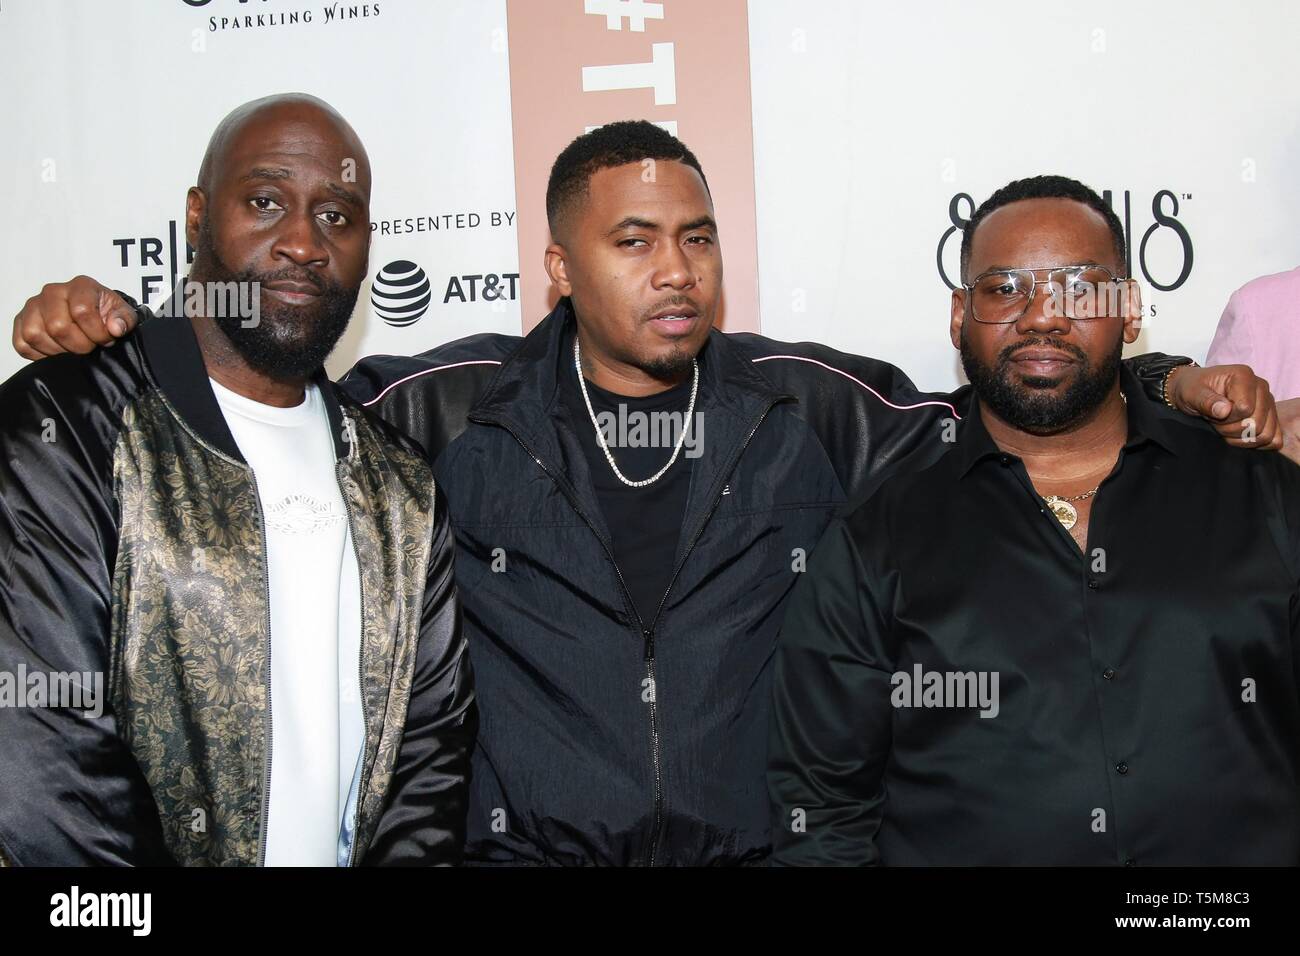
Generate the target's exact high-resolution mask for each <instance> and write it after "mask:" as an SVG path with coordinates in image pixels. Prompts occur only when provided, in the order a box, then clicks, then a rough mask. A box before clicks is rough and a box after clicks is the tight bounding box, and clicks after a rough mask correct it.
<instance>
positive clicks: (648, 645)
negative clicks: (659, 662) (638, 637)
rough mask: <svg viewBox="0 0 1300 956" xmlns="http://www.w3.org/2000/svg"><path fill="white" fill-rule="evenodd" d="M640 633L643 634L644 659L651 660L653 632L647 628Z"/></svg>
mask: <svg viewBox="0 0 1300 956" xmlns="http://www.w3.org/2000/svg"><path fill="white" fill-rule="evenodd" d="M641 633H642V634H643V635H645V659H646V660H648V661H652V660H654V659H655V632H654V631H652V630H650V629H649V628H647V629H646V630H643V631H642V632H641Z"/></svg>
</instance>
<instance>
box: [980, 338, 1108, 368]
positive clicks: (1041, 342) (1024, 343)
mask: <svg viewBox="0 0 1300 956" xmlns="http://www.w3.org/2000/svg"><path fill="white" fill-rule="evenodd" d="M1028 348H1040V349H1054V350H1056V351H1057V352H1064V353H1066V354H1067V355H1069V356H1070V357H1071V358H1074V359H1076V360H1077V361H1079V362H1082V363H1085V364H1086V363H1087V362H1088V353H1087V352H1085V351H1084V350H1083V349H1081V348H1079V346H1077V345H1075V344H1074V343H1073V342H1062V341H1060V340H1059V339H1057V340H1053V339H1033V338H1030V339H1021V340H1020V341H1019V342H1016V343H1014V344H1012V345H1008V346H1007V347H1006V348H1004V349H1003V350H1002V351H1001V352H999V353H998V364H999V365H1006V364H1008V363H1010V362H1011V357H1012V356H1013V355H1015V354H1016V353H1017V352H1019V351H1021V350H1023V349H1028Z"/></svg>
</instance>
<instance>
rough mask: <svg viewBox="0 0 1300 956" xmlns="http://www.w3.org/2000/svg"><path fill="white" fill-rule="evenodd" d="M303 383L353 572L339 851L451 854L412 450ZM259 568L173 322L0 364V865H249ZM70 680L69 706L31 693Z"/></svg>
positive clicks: (236, 481)
mask: <svg viewBox="0 0 1300 956" xmlns="http://www.w3.org/2000/svg"><path fill="white" fill-rule="evenodd" d="M317 383H318V384H319V386H320V388H321V392H322V395H323V397H324V399H325V403H326V406H327V408H328V412H329V415H330V422H331V425H332V428H333V432H334V435H335V450H336V454H337V462H336V473H337V476H338V482H339V489H340V491H341V493H342V495H343V499H344V502H345V503H346V505H347V511H348V514H349V520H350V522H351V524H350V527H351V532H352V540H353V542H354V545H355V547H356V549H357V559H358V567H359V570H360V573H361V579H362V635H361V660H360V668H361V679H362V685H361V690H362V706H363V714H364V718H365V740H364V754H363V758H362V772H361V779H360V787H359V790H358V797H357V802H358V806H357V817H356V833H355V838H354V846H353V851H352V860H351V862H352V863H353V864H366V865H371V864H413V865H420V864H449V863H456V862H458V861H459V859H460V853H461V848H462V844H463V842H464V828H465V812H466V790H467V786H466V775H467V773H468V768H469V756H470V749H471V747H472V746H473V741H474V734H475V730H476V726H477V711H476V707H475V702H474V694H473V680H472V675H471V672H470V665H469V660H468V657H467V655H466V649H465V641H464V638H463V637H462V634H461V626H460V608H459V602H458V600H457V598H456V591H455V584H454V578H453V574H452V554H453V545H452V539H451V535H450V532H449V525H448V518H447V513H446V506H445V504H444V500H443V496H442V495H441V494H440V493H438V492H437V491H436V490H435V488H434V482H433V477H432V474H431V470H430V468H429V465H428V463H427V461H426V460H425V457H424V455H423V452H422V451H421V450H420V449H419V447H418V446H416V445H415V444H414V443H412V442H411V441H410V440H408V439H406V438H405V437H404V436H401V435H400V434H399V433H398V432H396V431H395V430H393V429H392V428H391V427H389V426H387V425H385V424H384V423H383V422H381V421H379V420H378V419H376V418H373V417H372V416H370V415H369V414H368V413H365V412H363V411H362V410H361V409H360V408H359V407H358V406H356V405H355V404H353V403H351V402H350V400H348V399H346V398H345V397H344V398H340V396H339V393H337V392H336V391H335V389H334V387H333V386H332V385H331V384H330V382H329V381H328V379H327V378H326V377H325V376H324V374H323V373H321V374H320V375H319V376H318V377H317ZM266 573H267V571H266V550H265V538H264V533H263V523H262V515H261V510H260V506H259V504H258V499H257V493H256V489H255V487H254V484H253V480H252V472H251V470H250V469H249V468H248V466H247V465H246V463H245V462H244V460H243V458H242V457H241V455H240V453H239V449H238V447H237V446H236V444H235V442H234V439H233V438H232V437H231V435H230V431H229V429H228V428H227V427H226V424H225V419H224V418H223V417H222V414H221V411H220V408H219V407H218V405H217V403H216V398H215V396H214V395H213V394H212V389H211V386H210V385H209V384H208V379H207V374H206V371H205V369H204V366H203V360H202V355H201V353H200V351H199V348H198V343H197V341H196V340H195V337H194V333H193V330H192V328H191V326H190V323H189V321H188V320H186V319H184V318H174V319H164V320H159V321H154V322H149V323H146V324H145V325H143V326H141V327H140V328H139V329H138V330H137V331H136V332H134V333H132V335H130V336H129V337H127V338H126V339H124V340H123V341H122V342H121V343H120V344H119V345H118V346H117V347H116V348H112V349H101V350H97V351H96V352H95V353H94V354H93V355H89V356H79V355H61V356H58V357H56V358H51V359H45V360H43V361H40V362H36V363H33V364H32V365H29V366H28V367H27V368H25V369H23V370H22V371H20V372H19V373H18V374H17V375H15V376H14V377H13V378H11V379H9V381H7V382H5V383H4V384H3V385H0V865H3V864H35V865H66V864H73V865H76V864H119V865H120V864H142V865H158V864H164V865H165V864H171V863H179V864H184V865H219V866H238V865H257V864H260V863H261V862H263V860H264V854H265V849H266V832H265V831H266V801H265V796H266V793H267V790H268V784H269V774H270V773H271V770H272V768H271V755H270V753H269V752H268V751H269V748H268V740H269V727H270V723H269V721H270V719H271V704H270V700H269V696H268V693H267V691H268V686H269V679H270V669H269V649H270V623H269V621H270V616H269V610H270V609H269V606H268V597H267V586H266ZM68 675H71V677H69V676H68ZM6 677H7V678H8V680H7V686H8V689H9V691H10V694H9V697H10V699H9V700H8V701H6V698H5V695H4V691H5V688H6ZM19 677H22V678H24V679H23V680H21V681H19V680H18V678H19ZM69 679H71V680H72V681H74V682H79V683H80V684H81V685H82V688H83V690H84V691H85V694H84V698H83V699H82V700H80V701H77V702H75V703H77V704H78V706H56V705H58V704H60V703H66V701H63V700H56V699H55V697H54V695H53V694H49V695H48V696H46V695H36V694H34V693H32V690H33V688H34V687H35V685H36V684H42V685H43V686H45V687H46V688H47V689H50V690H52V689H53V688H54V687H55V685H56V683H57V682H58V681H60V680H62V681H64V685H65V687H66V686H67V681H68V680H69ZM91 688H100V689H101V690H100V695H101V696H100V699H99V700H98V701H90V699H89V698H90V697H91V696H93V695H92V691H91ZM6 704H7V705H6Z"/></svg>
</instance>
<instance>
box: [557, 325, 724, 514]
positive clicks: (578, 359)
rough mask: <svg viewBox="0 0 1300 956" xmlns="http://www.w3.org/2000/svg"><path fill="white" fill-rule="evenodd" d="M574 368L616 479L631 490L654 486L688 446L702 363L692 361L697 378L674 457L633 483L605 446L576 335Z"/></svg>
mask: <svg viewBox="0 0 1300 956" xmlns="http://www.w3.org/2000/svg"><path fill="white" fill-rule="evenodd" d="M573 367H574V369H575V370H576V371H577V373H578V386H579V387H580V388H581V389H582V400H583V401H584V402H586V403H587V414H588V415H589V416H591V427H592V428H594V429H596V444H598V445H600V450H601V451H603V452H604V453H605V460H606V461H608V462H609V467H610V468H612V469H614V477H615V478H617V479H618V480H619V481H621V482H623V484H625V485H627V486H628V487H629V488H644V487H645V486H646V485H652V484H654V483H655V482H656V481H658V480H659V479H660V478H662V477H663V476H664V473H665V472H667V471H668V469H669V468H671V467H672V466H673V462H675V461H676V460H677V456H678V455H680V454H681V451H682V446H683V445H685V444H686V432H687V429H689V428H690V427H691V419H692V416H694V414H695V394H696V392H697V391H699V388H700V363H699V362H697V361H696V360H695V359H691V368H692V369H693V370H694V372H695V378H694V380H693V381H692V382H691V401H690V404H689V405H687V406H686V421H685V422H683V424H682V433H681V434H680V435H678V436H677V445H676V447H675V448H673V456H672V457H671V458H669V459H668V464H666V465H664V466H663V467H662V468H660V469H659V470H658V471H657V472H655V473H654V474H653V475H651V476H650V477H649V478H643V479H641V480H640V481H633V480H632V479H630V478H628V477H627V476H626V475H624V474H623V473H622V472H621V471H619V470H618V465H616V464H615V463H614V456H613V455H612V454H611V453H610V450H609V445H607V444H605V435H604V433H603V432H602V431H601V430H600V424H599V423H598V422H597V421H596V412H595V410H594V409H593V408H592V407H591V396H590V395H588V394H587V379H586V378H585V377H584V376H583V374H582V352H581V350H580V349H579V347H578V337H577V336H576V335H575V336H574V337H573Z"/></svg>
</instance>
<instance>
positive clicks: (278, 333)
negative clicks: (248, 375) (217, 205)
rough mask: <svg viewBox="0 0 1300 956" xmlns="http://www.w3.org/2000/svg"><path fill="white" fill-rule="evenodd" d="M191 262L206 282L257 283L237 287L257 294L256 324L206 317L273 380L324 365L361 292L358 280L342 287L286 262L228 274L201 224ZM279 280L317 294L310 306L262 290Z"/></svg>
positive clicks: (241, 319)
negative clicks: (281, 299)
mask: <svg viewBox="0 0 1300 956" xmlns="http://www.w3.org/2000/svg"><path fill="white" fill-rule="evenodd" d="M195 263H196V265H199V266H201V269H200V270H198V271H201V273H202V275H203V277H204V281H207V282H238V283H250V284H251V283H257V285H249V286H241V288H251V289H252V294H253V295H257V296H258V312H257V313H256V314H257V316H258V319H259V320H258V322H257V323H256V324H253V325H246V324H245V323H246V321H247V317H245V316H240V315H213V316H209V318H211V319H212V321H213V322H214V323H215V324H216V326H217V327H218V328H219V329H221V331H222V333H223V334H224V335H225V337H226V338H227V340H229V342H230V345H231V347H232V348H234V350H235V351H236V352H238V353H239V355H240V356H241V357H242V358H243V359H244V361H245V362H247V363H248V366H249V367H250V368H251V369H253V370H254V371H256V372H260V373H261V374H263V375H266V376H269V377H270V378H273V379H281V380H291V379H303V378H306V377H308V376H309V375H311V374H312V373H314V372H315V371H316V370H317V369H319V368H320V367H321V366H322V365H324V364H325V359H326V358H327V357H328V356H329V354H330V352H332V351H334V346H335V345H337V344H338V341H339V339H340V338H342V337H343V332H344V331H345V330H346V329H347V327H348V322H349V321H350V320H351V318H352V309H353V307H355V305H356V303H357V294H358V293H359V292H360V291H361V286H360V285H359V284H358V285H356V286H354V287H352V288H350V289H349V288H344V287H343V286H342V285H340V284H339V283H337V282H334V281H331V280H329V279H326V278H324V277H323V276H320V275H317V274H316V273H314V272H311V271H310V270H308V269H299V268H294V267H292V266H291V267H289V268H286V269H280V270H277V271H275V272H261V273H259V272H254V271H253V270H251V269H248V270H245V271H243V272H234V271H233V270H231V269H230V268H229V267H228V266H227V265H226V264H225V262H223V261H222V259H221V256H220V255H218V253H217V250H216V246H215V244H214V242H213V239H212V234H211V232H210V230H209V228H208V225H207V223H206V222H205V223H204V224H203V226H202V227H201V228H200V229H199V245H198V248H197V249H196V250H195ZM282 280H289V281H294V282H306V283H310V284H311V285H312V286H314V287H315V288H316V290H317V291H318V293H319V297H318V298H317V300H316V302H315V304H314V305H309V306H292V305H289V304H288V303H281V302H275V301H273V300H272V299H271V298H270V297H269V296H267V295H263V294H262V293H263V292H264V291H265V288H264V287H265V286H266V284H267V283H268V282H277V281H282ZM235 311H238V310H235Z"/></svg>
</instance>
